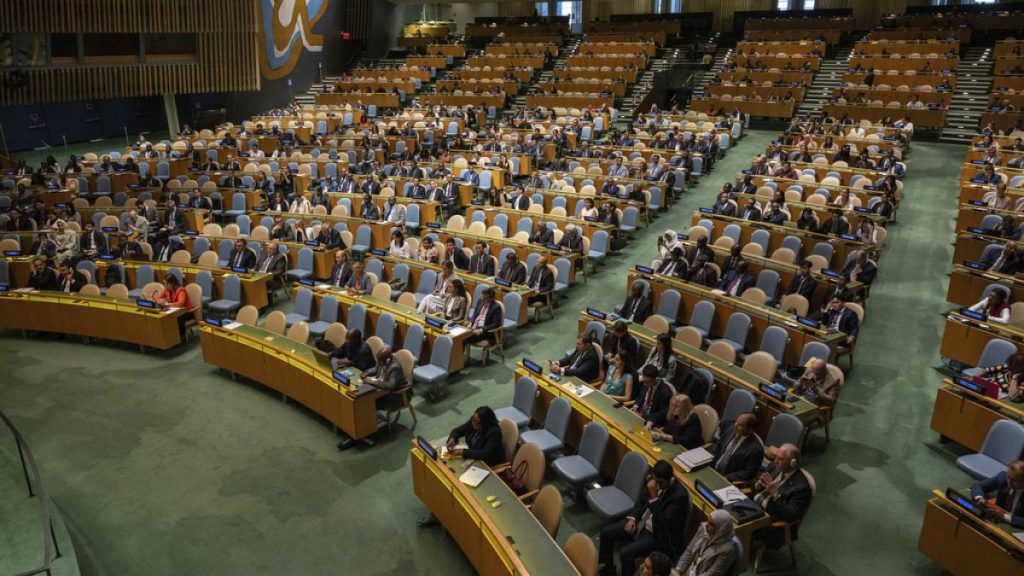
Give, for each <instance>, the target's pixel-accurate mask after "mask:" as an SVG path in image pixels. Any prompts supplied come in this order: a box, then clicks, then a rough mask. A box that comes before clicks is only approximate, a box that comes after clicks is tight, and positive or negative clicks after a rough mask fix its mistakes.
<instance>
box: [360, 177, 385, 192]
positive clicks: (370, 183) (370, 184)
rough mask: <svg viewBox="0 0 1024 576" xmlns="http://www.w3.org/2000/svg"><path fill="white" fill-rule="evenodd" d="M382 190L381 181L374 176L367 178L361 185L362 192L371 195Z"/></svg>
mask: <svg viewBox="0 0 1024 576" xmlns="http://www.w3.org/2000/svg"><path fill="white" fill-rule="evenodd" d="M380 190H381V187H380V182H378V181H377V179H376V178H375V177H373V176H370V177H368V178H367V179H366V180H363V183H362V184H361V185H360V186H359V191H360V192H362V193H363V194H369V195H371V196H376V195H377V194H380Z"/></svg>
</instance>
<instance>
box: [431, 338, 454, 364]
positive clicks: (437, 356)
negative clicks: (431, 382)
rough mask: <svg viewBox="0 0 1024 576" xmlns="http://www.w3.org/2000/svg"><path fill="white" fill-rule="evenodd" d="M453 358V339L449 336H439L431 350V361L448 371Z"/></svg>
mask: <svg viewBox="0 0 1024 576" xmlns="http://www.w3.org/2000/svg"><path fill="white" fill-rule="evenodd" d="M451 359H452V339H451V338H450V337H448V336H439V337H438V338H437V339H435V340H434V346H433V349H432V350H431V351H430V363H431V364H432V365H434V366H437V367H438V368H440V369H442V370H444V371H448V366H449V365H450V364H451Z"/></svg>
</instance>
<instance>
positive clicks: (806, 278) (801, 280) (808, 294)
mask: <svg viewBox="0 0 1024 576" xmlns="http://www.w3.org/2000/svg"><path fill="white" fill-rule="evenodd" d="M817 287H818V281H817V280H815V279H814V277H813V276H811V263H810V262H807V261H806V260H805V261H804V262H801V263H800V271H799V272H797V274H796V275H795V276H793V279H792V280H790V282H789V286H787V287H786V296H789V295H790V294H799V295H801V296H803V297H804V298H806V299H807V302H810V301H811V299H812V298H814V291H815V290H816V289H817Z"/></svg>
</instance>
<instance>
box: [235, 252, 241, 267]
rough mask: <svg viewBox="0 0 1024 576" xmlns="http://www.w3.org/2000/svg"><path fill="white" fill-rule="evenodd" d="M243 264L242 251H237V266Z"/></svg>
mask: <svg viewBox="0 0 1024 576" xmlns="http://www.w3.org/2000/svg"><path fill="white" fill-rule="evenodd" d="M241 265H242V252H241V251H239V252H237V253H236V254H235V267H236V268H237V267H239V266H241Z"/></svg>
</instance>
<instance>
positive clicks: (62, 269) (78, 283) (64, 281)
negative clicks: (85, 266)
mask: <svg viewBox="0 0 1024 576" xmlns="http://www.w3.org/2000/svg"><path fill="white" fill-rule="evenodd" d="M88 283H89V281H88V280H86V279H85V275H84V274H82V273H81V272H79V271H78V270H76V269H74V268H72V267H71V266H70V265H69V264H68V263H67V262H61V263H60V265H59V266H57V290H59V291H61V292H78V291H80V290H81V289H82V287H83V286H85V285H86V284H88Z"/></svg>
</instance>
